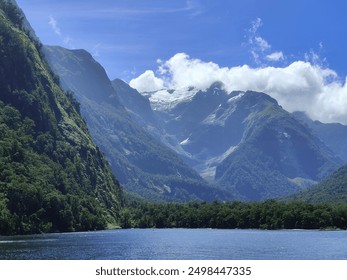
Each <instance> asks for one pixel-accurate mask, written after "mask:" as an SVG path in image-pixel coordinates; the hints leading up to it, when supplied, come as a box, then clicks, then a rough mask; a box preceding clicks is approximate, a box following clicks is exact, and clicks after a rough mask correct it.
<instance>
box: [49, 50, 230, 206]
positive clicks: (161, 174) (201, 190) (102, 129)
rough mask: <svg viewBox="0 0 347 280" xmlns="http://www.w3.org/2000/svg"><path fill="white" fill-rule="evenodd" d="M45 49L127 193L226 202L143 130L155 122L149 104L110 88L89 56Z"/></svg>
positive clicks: (123, 87) (125, 89)
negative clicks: (78, 104) (76, 101)
mask: <svg viewBox="0 0 347 280" xmlns="http://www.w3.org/2000/svg"><path fill="white" fill-rule="evenodd" d="M44 50H45V55H46V58H47V60H48V62H49V63H50V65H51V67H52V69H54V71H55V72H56V73H57V74H58V75H59V77H60V80H61V84H62V86H63V87H64V88H65V89H66V90H71V91H73V92H74V94H75V96H76V98H77V99H78V100H79V102H80V103H81V112H82V115H83V116H84V118H85V119H86V122H87V125H88V127H89V130H90V132H91V134H92V136H93V138H94V139H95V141H96V143H97V144H98V145H99V146H100V148H101V149H102V151H103V152H104V153H105V154H106V156H107V158H108V160H109V162H110V164H111V167H112V170H113V171H114V173H115V174H116V176H117V178H118V180H119V181H120V183H121V184H122V185H123V186H124V187H125V188H126V189H127V190H128V191H129V192H132V193H136V194H138V195H140V196H142V197H144V198H148V199H152V200H157V201H191V200H216V199H219V200H221V199H223V200H224V199H230V198H231V195H230V194H229V193H228V192H226V191H222V190H218V189H216V188H214V187H212V186H211V185H210V184H209V183H207V182H206V181H204V180H203V179H202V178H201V177H200V176H199V174H198V173H197V172H196V171H194V170H193V169H192V168H191V167H189V166H188V165H187V164H186V163H184V162H183V160H182V159H180V158H179V156H177V155H176V154H175V153H174V152H173V151H172V150H171V149H169V148H168V147H166V146H165V145H163V144H161V143H160V142H159V141H158V140H156V139H154V138H153V137H152V136H151V135H150V133H148V132H147V131H146V130H145V129H144V128H143V127H144V126H145V125H144V123H146V124H148V125H146V127H145V128H146V129H149V127H150V126H153V123H154V122H155V119H154V115H153V112H152V111H151V108H150V106H149V105H150V104H149V102H148V100H147V99H146V98H144V97H143V96H141V95H140V94H138V93H137V92H136V91H134V90H133V89H131V88H130V87H129V86H128V85H127V84H125V83H124V82H122V81H120V80H116V81H114V82H113V86H112V83H111V81H110V80H109V79H108V77H107V75H106V72H105V70H104V69H103V68H102V66H101V65H100V64H99V63H97V62H96V61H95V60H94V59H93V58H92V56H91V55H90V54H89V53H88V52H86V51H84V50H67V49H64V48H61V47H49V46H46V47H45V48H44ZM126 95H127V96H126ZM121 101H123V102H124V104H126V105H127V106H128V107H127V108H128V109H126V108H125V107H124V106H123V104H122V102H121ZM139 114H141V116H142V118H141V119H140V118H139V117H138V116H139ZM136 122H138V123H136Z"/></svg>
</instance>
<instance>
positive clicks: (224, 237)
mask: <svg viewBox="0 0 347 280" xmlns="http://www.w3.org/2000/svg"><path fill="white" fill-rule="evenodd" d="M0 259H81V260H85V259H110V260H116V259H125V260H131V259H138V260H144V259H172V260H174V259H225V260H228V259H241V260H242V259H270V260H276V259H297V260H301V259H311V260H315V259H334V260H335V259H347V232H346V231H303V230H299V231H289V230H281V231H261V230H214V229H129V230H110V231H97V232H83V233H60V234H42V235H27V236H15V237H0Z"/></svg>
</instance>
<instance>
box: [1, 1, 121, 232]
mask: <svg viewBox="0 0 347 280" xmlns="http://www.w3.org/2000/svg"><path fill="white" fill-rule="evenodd" d="M0 143H1V145H0V234H12V233H30V232H48V231H72V230H92V229H101V228H105V227H106V226H107V223H115V222H116V219H117V215H118V212H119V209H120V206H121V199H122V198H121V197H122V190H121V188H120V186H119V184H118V182H117V181H116V180H115V178H114V176H113V175H112V172H111V170H110V168H109V166H108V164H107V162H106V160H105V159H104V157H103V155H102V153H101V152H100V150H99V148H98V147H97V146H96V145H95V143H94V142H93V140H92V138H91V136H90V135H89V132H88V129H87V126H86V124H85V122H84V121H83V119H82V118H81V116H80V113H79V105H78V103H77V102H76V100H75V99H74V98H73V97H72V95H71V94H68V93H65V92H64V91H63V90H62V89H61V88H60V86H59V79H58V78H57V76H55V75H54V74H53V73H52V71H51V70H50V68H49V66H48V64H47V63H46V61H45V59H44V56H43V54H42V50H41V45H40V43H39V42H38V41H36V40H35V39H33V36H32V34H31V32H30V31H28V30H27V29H26V26H25V24H24V23H23V14H22V13H21V12H20V10H18V8H17V7H16V6H15V5H13V4H12V3H10V2H8V1H3V0H1V1H0Z"/></svg>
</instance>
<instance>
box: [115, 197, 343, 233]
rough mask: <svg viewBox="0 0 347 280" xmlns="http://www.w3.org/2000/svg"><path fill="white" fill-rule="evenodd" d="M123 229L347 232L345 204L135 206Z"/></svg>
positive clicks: (124, 212)
mask: <svg viewBox="0 0 347 280" xmlns="http://www.w3.org/2000/svg"><path fill="white" fill-rule="evenodd" d="M120 226H121V227H122V228H221V229H235V228H240V229H246V228H254V229H269V230H273V229H346V228H347V204H346V203H329V204H322V203H320V204H318V203H307V202H300V201H292V202H280V201H276V200H267V201H263V202H226V203H223V202H213V203H206V202H201V203H199V202H194V203H188V204H175V203H169V204H158V203H150V202H141V203H138V202H132V203H130V204H129V205H128V207H127V208H124V209H123V210H122V214H121V219H120Z"/></svg>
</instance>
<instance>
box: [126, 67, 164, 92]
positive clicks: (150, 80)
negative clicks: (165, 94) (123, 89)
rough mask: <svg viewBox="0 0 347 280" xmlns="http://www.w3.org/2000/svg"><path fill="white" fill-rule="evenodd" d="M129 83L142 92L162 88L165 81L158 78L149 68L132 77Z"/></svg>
mask: <svg viewBox="0 0 347 280" xmlns="http://www.w3.org/2000/svg"><path fill="white" fill-rule="evenodd" d="M129 85H130V86H131V87H133V88H136V89H137V90H138V91H140V92H152V91H157V90H160V89H162V88H163V87H164V81H163V80H162V79H160V78H157V77H156V76H155V75H154V72H153V71H151V70H147V71H146V72H145V73H143V74H141V75H140V76H139V77H137V78H136V79H132V80H131V81H130V83H129Z"/></svg>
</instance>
